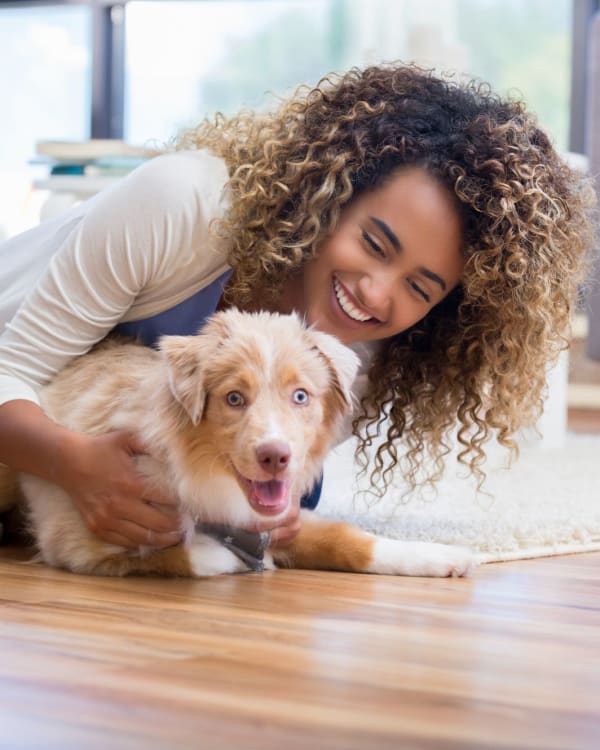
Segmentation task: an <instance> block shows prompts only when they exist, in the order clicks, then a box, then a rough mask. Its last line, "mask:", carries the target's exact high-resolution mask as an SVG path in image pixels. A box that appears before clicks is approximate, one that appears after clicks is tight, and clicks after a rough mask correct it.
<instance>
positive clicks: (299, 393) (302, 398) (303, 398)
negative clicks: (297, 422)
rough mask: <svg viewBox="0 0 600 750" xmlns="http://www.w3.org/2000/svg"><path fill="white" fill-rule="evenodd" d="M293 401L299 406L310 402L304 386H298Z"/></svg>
mask: <svg viewBox="0 0 600 750" xmlns="http://www.w3.org/2000/svg"><path fill="white" fill-rule="evenodd" d="M292 401H293V402H294V403H295V404H298V405H299V406H304V404H307V403H308V393H307V392H306V391H305V390H304V388H296V390H295V391H294V395H293V396H292Z"/></svg>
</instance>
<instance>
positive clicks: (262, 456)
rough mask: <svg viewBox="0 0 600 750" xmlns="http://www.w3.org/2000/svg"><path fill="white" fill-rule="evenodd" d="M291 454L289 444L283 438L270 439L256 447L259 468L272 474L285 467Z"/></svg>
mask: <svg viewBox="0 0 600 750" xmlns="http://www.w3.org/2000/svg"><path fill="white" fill-rule="evenodd" d="M291 456H292V452H291V450H290V446H289V445H288V444H287V443H285V442H284V441H283V440H270V441H268V442H266V443H262V444H261V445H259V446H258V447H257V449H256V460H257V461H258V463H259V464H260V466H261V468H262V469H264V470H265V471H268V472H269V473H270V474H273V475H275V474H277V473H279V472H280V471H283V470H284V469H285V468H286V467H287V465H288V464H289V462H290V458H291Z"/></svg>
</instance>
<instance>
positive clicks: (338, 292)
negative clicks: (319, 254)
mask: <svg viewBox="0 0 600 750" xmlns="http://www.w3.org/2000/svg"><path fill="white" fill-rule="evenodd" d="M333 288H334V290H335V296H336V297H337V300H338V302H339V303H340V307H341V308H342V310H343V311H344V312H345V313H346V315H347V316H348V317H350V318H352V320H357V321H359V323H365V322H366V321H367V320H373V318H372V316H371V315H366V314H365V313H364V312H361V311H360V310H359V309H358V308H357V307H355V306H354V305H353V304H352V302H350V300H349V299H348V296H347V295H346V293H345V292H344V290H343V289H342V287H341V284H340V282H339V281H338V280H337V279H336V278H335V277H334V279H333Z"/></svg>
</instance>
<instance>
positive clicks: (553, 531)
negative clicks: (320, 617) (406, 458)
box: [319, 434, 600, 562]
mask: <svg viewBox="0 0 600 750" xmlns="http://www.w3.org/2000/svg"><path fill="white" fill-rule="evenodd" d="M352 450H353V445H352V443H351V442H350V441H349V442H347V443H345V444H344V445H342V446H340V447H339V448H337V449H336V451H335V452H334V454H332V456H331V457H330V458H329V459H328V461H327V463H326V466H325V482H324V487H323V496H322V500H321V503H320V504H319V513H320V515H324V516H328V517H333V518H339V519H342V520H346V521H351V522H353V523H356V524H358V525H359V526H361V527H363V528H365V529H367V530H368V531H372V532H374V533H378V534H382V535H385V536H388V537H392V538H399V539H412V540H423V541H436V542H444V543H446V544H461V545H465V546H467V547H470V548H471V549H472V550H473V551H476V552H477V553H478V554H479V557H480V560H481V562H496V561H501V560H515V559H520V558H530V557H541V556H544V555H558V554H569V553H573V552H589V551H595V550H600V436H583V435H573V434H569V435H568V436H567V438H566V441H565V443H564V446H563V447H562V448H560V449H557V448H553V449H549V448H541V447H540V446H539V445H525V446H524V447H523V448H522V452H521V457H520V458H519V459H518V461H516V462H515V463H514V464H513V466H512V467H511V468H510V469H506V468H502V464H504V463H505V461H504V458H501V456H503V454H502V453H501V452H500V450H499V449H498V448H494V449H493V451H492V454H491V457H490V462H489V466H488V468H487V469H486V473H487V474H488V479H487V482H486V485H485V487H484V490H485V491H486V492H487V493H489V494H481V493H480V494H479V495H478V494H477V492H476V490H475V488H474V483H473V481H472V480H468V479H466V478H464V475H465V471H464V469H463V470H462V471H461V470H460V469H458V470H457V468H456V463H455V462H454V461H452V462H450V463H449V464H448V469H447V472H446V476H445V477H444V479H442V480H441V482H440V483H439V484H438V491H437V496H433V497H432V496H431V493H430V497H429V498H425V497H418V496H415V495H413V496H411V497H410V498H409V499H408V500H406V499H405V500H402V494H403V492H402V484H401V482H399V481H398V480H396V482H395V484H396V485H397V486H396V487H395V488H392V489H390V490H389V491H388V493H387V494H386V496H385V497H384V498H383V499H382V500H380V501H378V502H377V503H376V504H374V505H373V499H372V498H369V496H368V495H366V494H365V493H364V491H361V490H364V488H365V487H366V486H367V483H366V481H365V480H361V482H360V483H359V485H358V487H357V483H356V480H355V479H354V477H355V475H356V470H355V468H354V466H353V462H352ZM461 474H462V477H461ZM357 489H358V493H357ZM490 495H492V497H490ZM353 498H354V499H353Z"/></svg>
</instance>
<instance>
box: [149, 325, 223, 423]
mask: <svg viewBox="0 0 600 750" xmlns="http://www.w3.org/2000/svg"><path fill="white" fill-rule="evenodd" d="M200 338H201V337H198V336H163V337H162V338H161V339H160V341H159V349H160V351H161V352H162V354H163V357H164V358H165V361H166V364H167V373H168V378H169V388H170V390H171V393H172V394H173V396H174V397H175V399H176V400H177V401H178V402H179V403H180V404H181V405H182V406H183V408H184V409H185V410H186V412H187V413H188V415H189V417H190V419H191V420H192V424H194V425H197V424H198V422H199V421H200V420H201V419H202V412H203V411H204V403H205V401H206V391H205V389H204V376H203V372H202V369H203V368H202V361H204V362H207V361H208V359H207V358H208V357H209V356H210V354H209V352H206V353H205V356H206V357H207V358H206V359H205V356H203V353H202V351H201V348H202V347H200V346H199V340H200Z"/></svg>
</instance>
